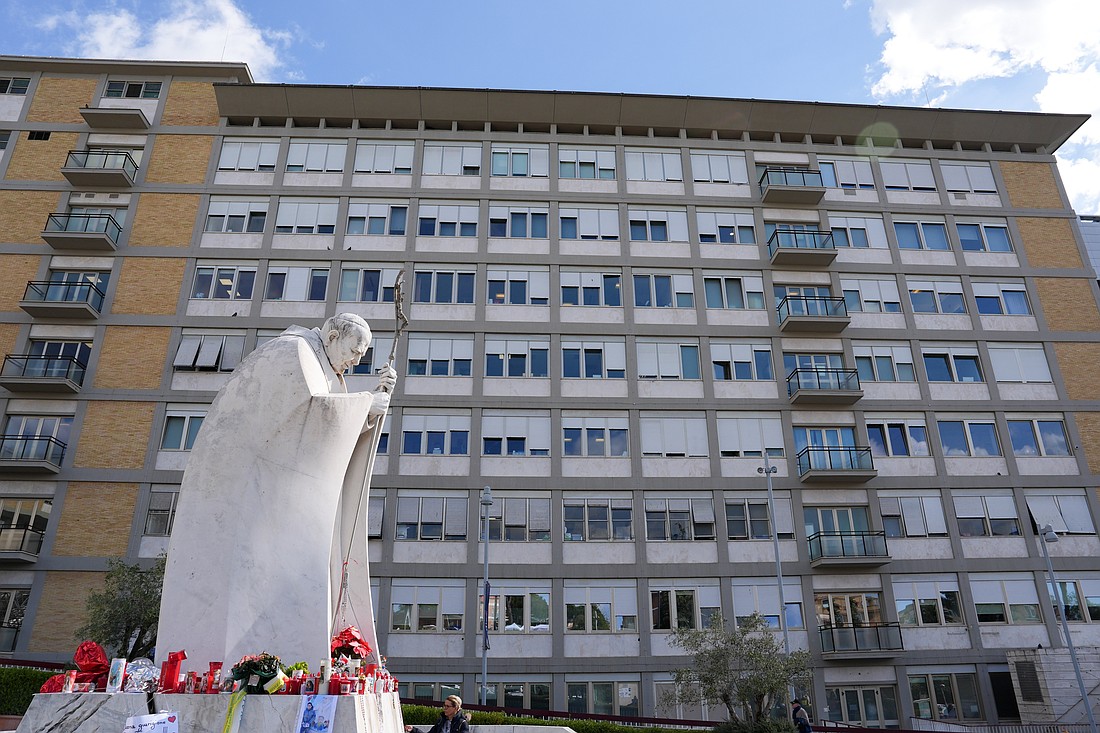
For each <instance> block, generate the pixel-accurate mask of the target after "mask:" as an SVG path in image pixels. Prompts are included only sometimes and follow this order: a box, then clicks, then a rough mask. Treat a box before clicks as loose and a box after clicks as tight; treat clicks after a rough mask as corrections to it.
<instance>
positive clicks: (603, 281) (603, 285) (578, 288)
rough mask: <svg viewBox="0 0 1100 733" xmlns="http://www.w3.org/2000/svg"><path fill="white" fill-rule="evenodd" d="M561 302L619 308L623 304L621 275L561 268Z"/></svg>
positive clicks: (564, 303)
mask: <svg viewBox="0 0 1100 733" xmlns="http://www.w3.org/2000/svg"><path fill="white" fill-rule="evenodd" d="M560 280H561V304H562V305H588V306H603V307H611V308H619V307H621V306H622V304H623V294H622V289H623V288H622V285H623V276H622V275H621V274H619V273H606V272H583V271H582V272H568V271H566V270H562V271H561V274H560Z"/></svg>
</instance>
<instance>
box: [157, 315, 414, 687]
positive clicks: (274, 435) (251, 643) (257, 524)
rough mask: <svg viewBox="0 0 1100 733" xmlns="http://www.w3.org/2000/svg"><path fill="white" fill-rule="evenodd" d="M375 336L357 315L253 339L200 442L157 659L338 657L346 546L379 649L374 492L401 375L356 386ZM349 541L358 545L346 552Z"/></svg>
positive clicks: (356, 610) (352, 616)
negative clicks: (348, 381) (353, 381)
mask: <svg viewBox="0 0 1100 733" xmlns="http://www.w3.org/2000/svg"><path fill="white" fill-rule="evenodd" d="M370 342H371V332H370V328H368V327H367V324H366V322H365V321H364V320H363V319H362V318H360V317H359V316H357V315H354V314H350V313H345V314H339V315H336V316H334V317H332V318H330V319H328V320H327V321H325V323H324V325H323V326H322V327H321V328H320V329H305V328H300V327H297V326H292V327H290V328H289V329H287V330H286V331H284V332H283V333H282V334H281V335H280V336H278V337H277V338H275V339H273V340H271V341H269V342H267V343H266V344H264V345H263V346H261V347H260V348H258V349H256V350H255V351H254V352H253V353H252V354H250V355H249V356H248V358H246V359H245V360H244V361H242V362H241V364H240V365H239V366H238V367H237V369H236V371H235V372H234V374H233V376H232V377H231V378H230V380H229V382H228V383H226V385H225V386H224V387H223V388H222V389H221V391H220V392H219V393H218V396H217V397H216V398H215V400H214V402H213V404H212V405H211V406H210V410H209V412H208V413H207V415H206V419H205V420H204V422H203V426H202V430H201V431H200V433H199V436H198V439H197V440H196V441H195V445H194V447H193V448H192V450H191V456H190V458H189V459H188V462H187V470H186V471H185V472H184V476H183V485H182V486H181V487H180V497H179V502H178V506H177V509H176V516H175V520H174V524H173V528H172V537H171V540H170V543H169V548H168V564H167V568H166V570H165V576H164V594H163V598H162V601H161V609H160V625H159V627H158V633H157V663H158V664H159V663H160V662H161V661H162V660H163V659H164V658H165V656H166V655H167V654H168V652H170V651H175V650H179V649H183V650H186V652H187V657H188V661H187V662H185V669H187V668H190V669H198V670H204V669H206V666H207V663H208V662H212V661H221V662H224V664H225V669H226V672H227V673H228V669H229V667H230V666H232V665H233V664H235V663H236V662H237V661H238V660H239V659H240V658H241V657H242V656H244V655H246V654H258V653H259V652H261V651H268V652H270V653H272V654H276V655H278V656H279V657H281V658H282V660H283V662H284V663H285V664H290V663H293V662H298V661H305V662H309V665H310V668H311V669H313V670H316V668H317V665H318V664H321V663H323V662H324V660H327V659H328V656H329V642H330V639H331V637H332V635H333V633H334V632H335V631H339V630H340V629H333V623H334V620H336V618H337V617H338V615H339V611H340V609H339V608H338V597H339V594H340V585H341V583H340V580H341V575H342V570H343V568H342V566H343V564H344V557H345V556H347V557H348V558H349V561H348V564H347V570H348V575H349V582H348V591H349V597H348V598H347V599H346V602H347V605H346V609H347V623H348V624H355V625H357V626H359V627H360V629H361V631H362V632H363V635H364V636H365V637H367V639H368V640H369V641H370V643H371V647H372V648H373V649H374V650H375V653H376V654H377V646H378V645H377V641H376V638H375V633H374V619H373V614H372V612H371V603H370V579H369V571H368V568H367V543H366V520H367V491H366V490H364V486H366V485H367V483H366V482H368V481H369V478H370V474H369V471H370V467H371V465H372V464H373V453H374V449H375V447H376V446H377V437H376V434H377V432H378V431H380V430H381V419H382V418H383V417H384V416H385V414H386V411H387V410H388V408H389V392H390V391H391V390H392V388H393V385H394V384H395V382H396V375H395V373H394V372H393V370H392V369H389V368H387V369H386V370H385V371H384V373H383V374H382V375H381V376H380V379H379V391H376V392H352V393H348V392H347V389H346V387H345V385H344V380H343V377H342V373H343V372H344V370H345V369H347V368H349V367H350V366H352V365H355V364H358V363H359V360H360V358H362V356H363V355H364V354H365V353H366V351H367V348H368V347H369V345H370ZM349 550H350V556H349V555H348V552H349Z"/></svg>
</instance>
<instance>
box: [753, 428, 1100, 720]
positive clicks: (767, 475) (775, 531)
mask: <svg viewBox="0 0 1100 733" xmlns="http://www.w3.org/2000/svg"><path fill="white" fill-rule="evenodd" d="M778 470H779V466H773V465H771V462H770V461H769V460H768V449H767V448H765V449H764V465H763V466H762V467H760V468H758V469H756V472H757V473H762V474H764V479H765V480H766V481H767V484H768V516H769V518H770V520H771V530H772V547H773V548H774V550H775V582H776V584H777V585H778V586H779V626H780V628H781V629H783V653H784V654H786V655H787V656H788V657H789V656H791V634H790V632H789V631H788V630H787V600H786V598H785V597H784V595H783V561H782V559H780V557H779V528H778V527H777V526H776V521H775V517H776V515H775V495H774V494H773V493H772V474H774V473H775V472H776V471H778ZM787 692H788V693H789V695H788V699H789V700H793V699H794V685H788V688H787ZM1093 733H1096V732H1095V731H1093Z"/></svg>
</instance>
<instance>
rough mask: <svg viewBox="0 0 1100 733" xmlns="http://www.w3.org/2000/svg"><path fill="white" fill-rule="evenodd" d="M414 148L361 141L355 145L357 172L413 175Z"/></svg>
mask: <svg viewBox="0 0 1100 733" xmlns="http://www.w3.org/2000/svg"><path fill="white" fill-rule="evenodd" d="M413 147H414V146H413V143H411V142H409V143H389V142H373V141H371V140H360V141H359V142H357V143H356V144H355V172H356V173H393V174H395V175H400V174H404V175H409V174H410V173H412V163H413ZM479 154H480V151H479Z"/></svg>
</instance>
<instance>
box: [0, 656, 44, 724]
mask: <svg viewBox="0 0 1100 733" xmlns="http://www.w3.org/2000/svg"><path fill="white" fill-rule="evenodd" d="M55 674H56V672H44V671H42V670H40V669H27V668H25V667H0V715H22V714H23V713H25V712H27V708H29V707H30V706H31V698H33V697H34V693H36V692H38V690H39V689H41V687H42V683H44V682H45V681H46V680H48V679H49V678H50V677H53V676H54V675H55Z"/></svg>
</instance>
